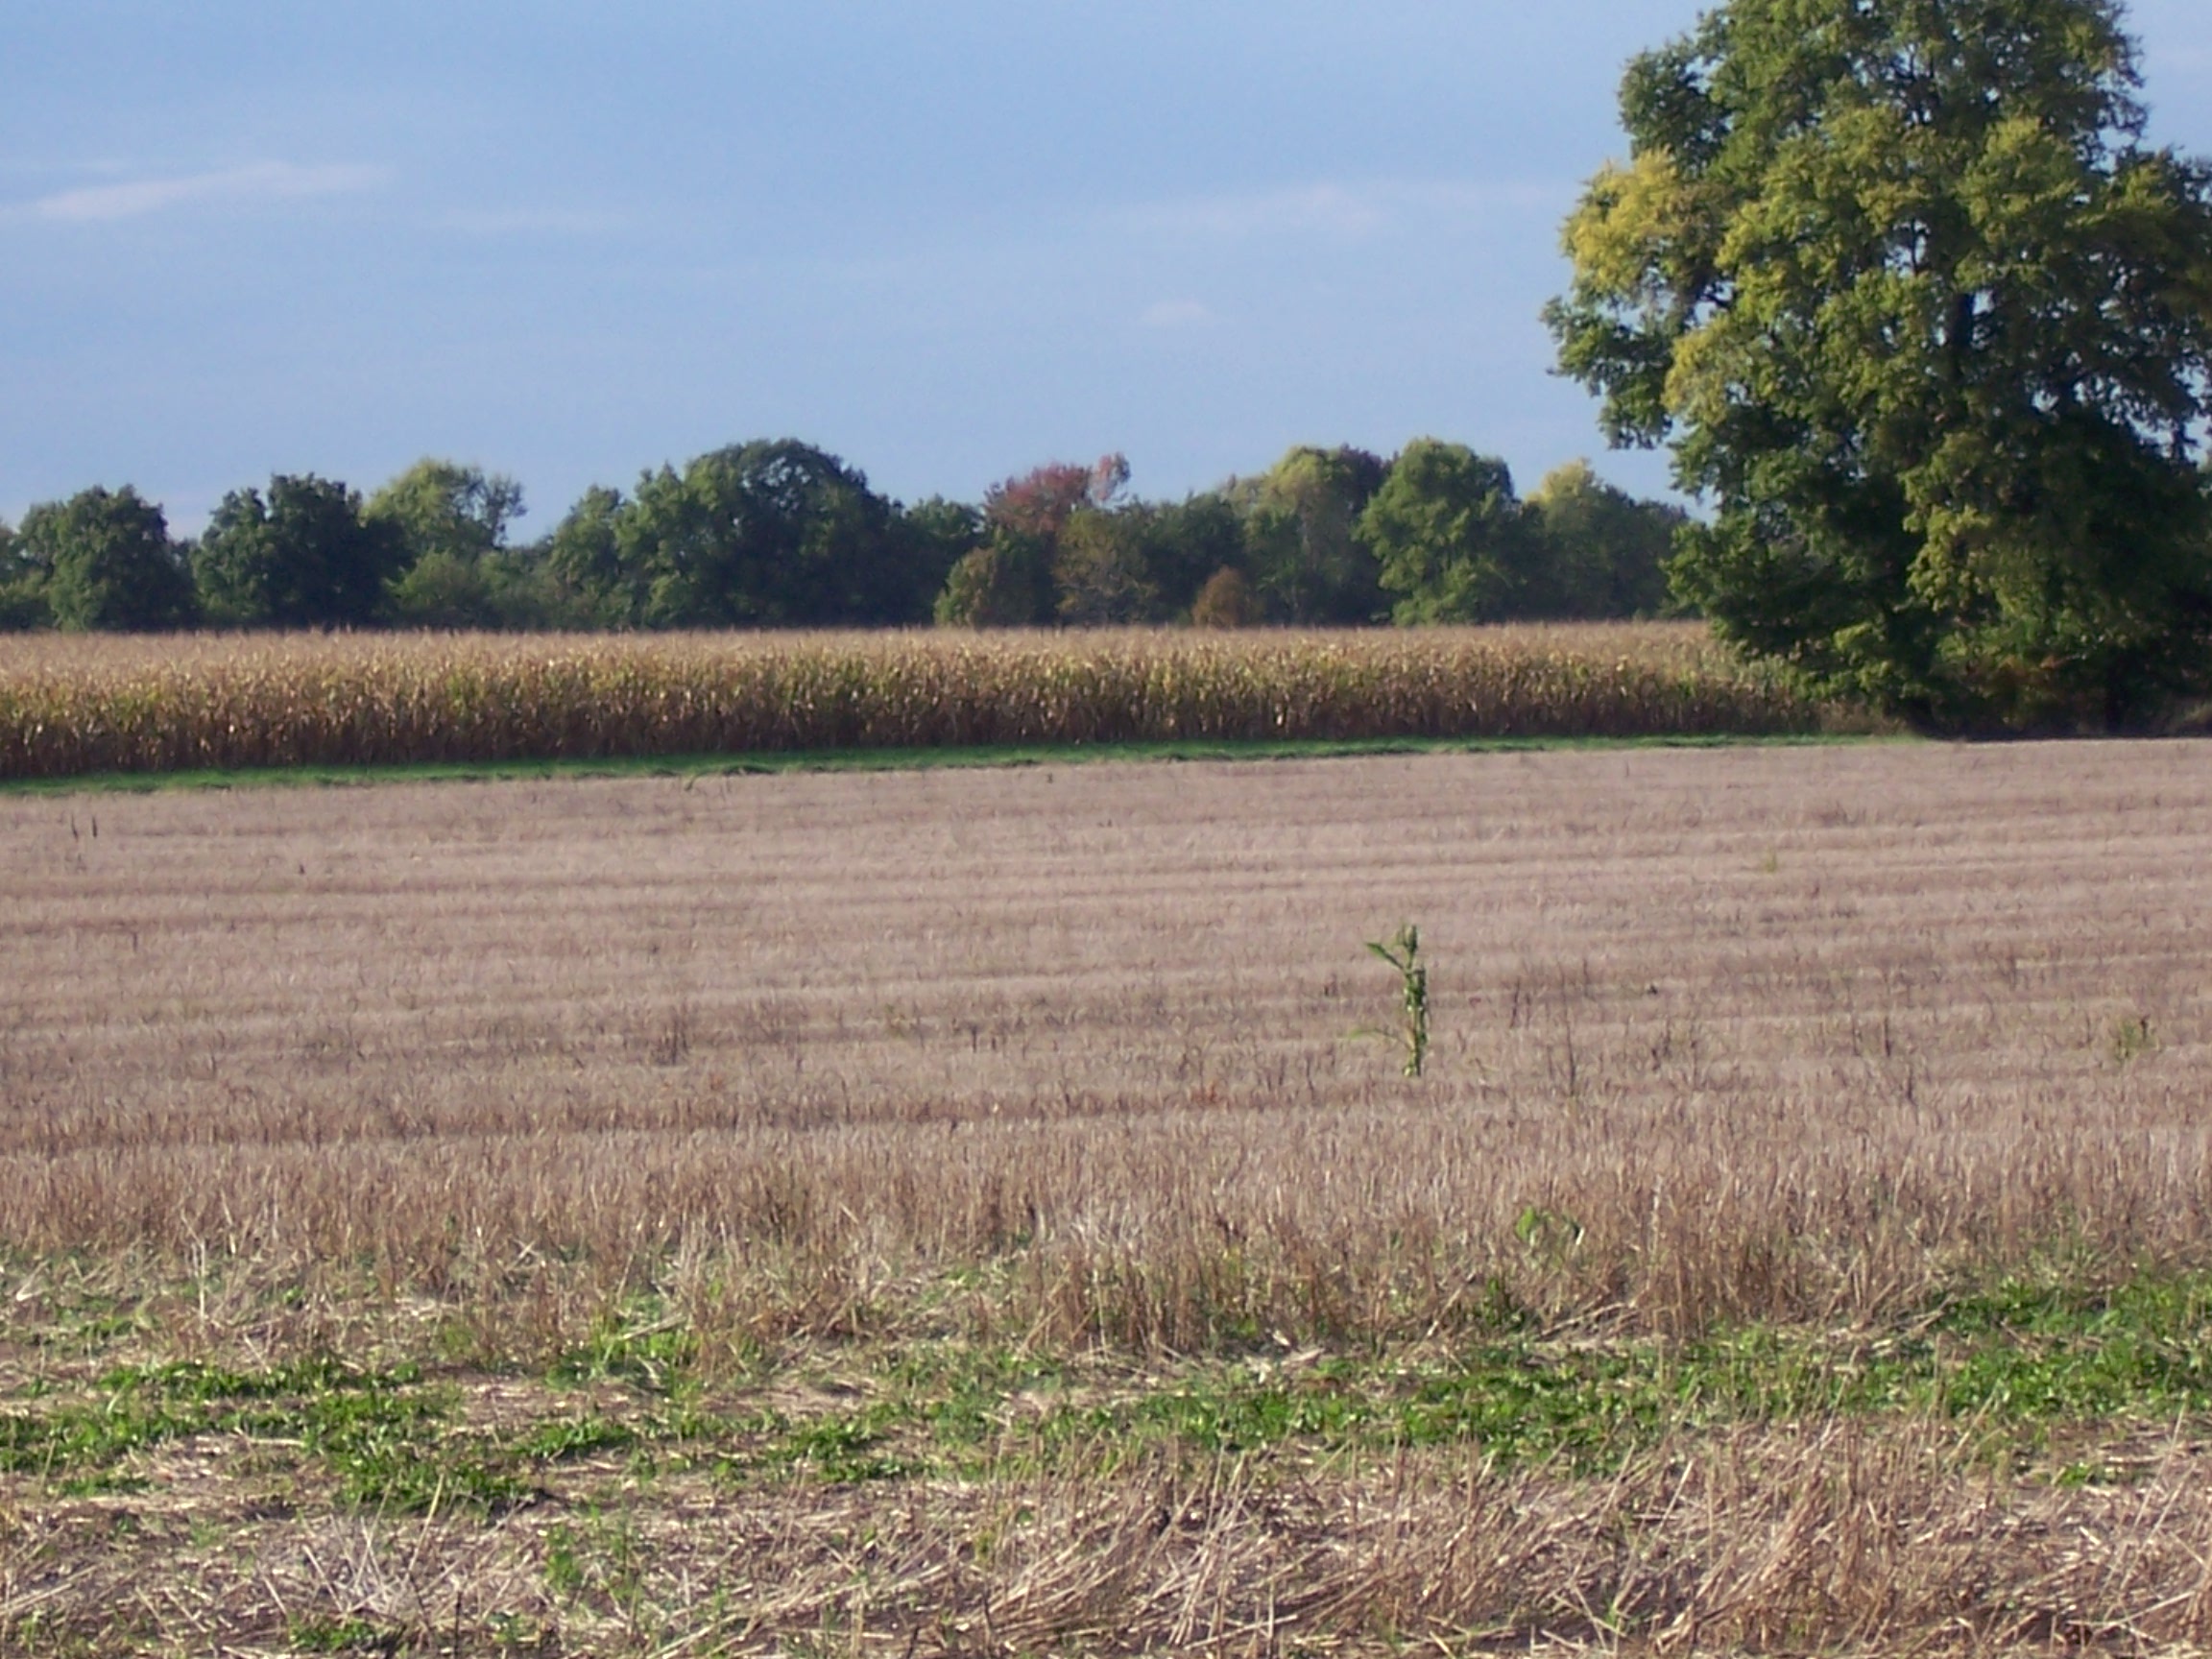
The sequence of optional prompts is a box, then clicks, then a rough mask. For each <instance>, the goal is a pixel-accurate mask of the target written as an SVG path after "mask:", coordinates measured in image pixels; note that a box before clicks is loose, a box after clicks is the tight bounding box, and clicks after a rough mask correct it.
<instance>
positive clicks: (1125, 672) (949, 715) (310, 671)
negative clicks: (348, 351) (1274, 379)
mask: <svg viewBox="0 0 2212 1659" xmlns="http://www.w3.org/2000/svg"><path fill="white" fill-rule="evenodd" d="M1864 725H1865V722H1864V721H1863V719H1862V718H1860V717H1858V716H1855V715H1853V714H1852V713H1851V712H1850V711H1849V710H1845V709H1836V708H1830V707H1827V706H1823V705H1819V704H1815V702H1813V701H1811V700H1809V699H1808V698H1806V697H1805V696H1803V695H1802V694H1800V693H1798V692H1796V691H1793V690H1792V689H1791V688H1790V686H1789V685H1787V684H1785V683H1784V682H1783V681H1782V680H1781V679H1780V677H1779V676H1777V675H1775V674H1774V673H1772V672H1771V671H1769V670H1766V669H1761V668H1756V667H1753V666H1750V665H1748V664H1746V663H1744V662H1743V661H1742V660H1740V659H1739V658H1737V657H1735V656H1734V655H1732V654H1731V653H1730V652H1728V651H1727V650H1725V649H1723V648H1722V647H1721V646H1719V645H1718V644H1717V643H1716V642H1715V641H1714V640H1713V638H1712V637H1711V635H1710V633H1709V632H1708V631H1707V630H1705V629H1703V628H1702V627H1699V626H1697V625H1695V624H1690V623H1616V624H1565V625H1556V626H1523V627H1502V628H1447V629H1422V630H1417V631H1390V630H1383V631H1378V630H1373V629H1368V630H1358V631H1350V632H1337V633H1300V634H1289V633H1280V632H1275V631H1271V630H1270V631H1264V632H1254V633H1247V634H1237V635H1223V634H1205V633H1196V634H1193V633H1188V632H1186V633H1181V634H1175V633H1165V632H1162V631H1159V630H1132V631H1127V632H1104V633H1079V634H1065V633H1051V634H1020V633H995V634H990V635H976V634H967V633H960V632H950V633H948V632H942V631H941V632H937V633H932V634H882V633H876V634H833V633H832V634H806V633H794V634H724V635H714V634H699V635H678V636H659V637H606V636H580V637H558V636H554V637H544V636H512V635H509V636H500V635H477V636H469V635H382V634H380V635H361V636H351V637H337V638H329V637H318V636H314V635H293V636H269V637H264V636H237V635H231V636H223V635H210V636H203V637H197V638H183V639H180V638H175V637H147V638H137V639H133V638H129V637H108V638H104V639H99V640H86V639H84V638H82V637H44V638H38V637H26V638H16V639H12V640H11V641H10V642H9V645H8V651H7V660H6V661H5V662H0V780H7V779H27V778H67V777H78V776H82V775H84V774H86V773H94V772H108V771H114V772H165V771H176V770H180V769H185V768H194V767H199V768H210V767H212V768H238V767H268V766H301V765H346V766H357V765H398V764H415V763H422V762H445V763H488V762H501V761H515V760H557V759H569V760H575V759H609V758H636V757H666V756H690V755H705V754H713V755H758V754H788V753H792V752H794V751H799V752H814V751H827V750H854V749H912V748H929V749H938V748H965V747H991V746H1005V745H1010V744H1061V745H1066V744H1079V743H1132V742H1189V741H1207V742H1219V741H1232V742H1250V741H1255V740H1270V741H1281V740H1292V741H1299V740H1310V739H1333V740H1346V739H1352V740H1373V739H1383V738H1404V737H1564V736H1606V737H1631V736H1682V735H1689V734H1696V733H1703V734H1733V735H1750V734H1759V733H1806V732H1817V731H1823V730H1829V729H1836V728H1849V729H1853V730H1859V729H1863V727H1864Z"/></svg>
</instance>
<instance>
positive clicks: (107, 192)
mask: <svg viewBox="0 0 2212 1659" xmlns="http://www.w3.org/2000/svg"><path fill="white" fill-rule="evenodd" d="M389 177H390V174H389V172H388V171H387V170H386V169H384V168H382V167H300V166H295V165H294V164H293V163H291V162H289V161H256V162H254V163H253V164H252V165H251V166H247V167H230V168H226V169H224V170H223V171H221V172H215V173H187V174H182V175H180V176H177V177H174V178H167V179H132V180H124V181H122V182H120V183H115V184H86V185H83V186H80V187H79V188H77V189H74V190H60V191H57V192H56V193H55V194H53V195H51V196H41V197H39V198H38V199H37V200H36V201H35V202H31V203H28V204H25V206H24V208H23V209H21V210H22V211H27V212H28V213H29V214H30V215H31V216H32V217H34V218H38V219H55V220H61V221H64V222H67V223H72V224H98V223H103V222H106V221H109V220H115V219H135V218H138V217H140V216H141V215H144V214H147V213H158V212H161V211H162V210H164V209H165V208H170V207H181V206H184V205H187V204H193V203H201V202H278V201H296V200H300V199H301V198H305V197H311V196H336V195H342V194H345V193H347V192H349V191H354V190H368V189H373V188H374V187H375V186H376V185H378V184H381V183H383V182H384V181H385V180H387V179H388V178H389Z"/></svg>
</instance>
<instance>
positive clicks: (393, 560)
mask: <svg viewBox="0 0 2212 1659" xmlns="http://www.w3.org/2000/svg"><path fill="white" fill-rule="evenodd" d="M405 564H406V541H405V538H404V537H403V536H402V535H401V533H400V531H399V529H398V527H397V525H395V524H394V523H393V522H392V521H391V520H389V519H383V518H373V519H372V518H364V517H362V513H361V497H360V495H359V493H356V492H355V491H352V490H349V489H348V488H347V487H346V486H345V485H343V484H340V483H336V482H334V481H332V480H330V479H327V478H318V477H316V476H315V475H314V474H313V473H302V474H300V475H297V476H291V475H286V474H283V473H279V474H277V475H276V477H274V478H272V479H270V480H269V489H268V493H267V494H266V495H264V494H263V493H262V492H260V491H258V490H233V491H231V492H230V493H229V494H228V495H226V496H224V497H223V500H222V504H221V505H220V506H218V507H217V508H216V509H215V514H214V517H212V518H211V519H209V520H208V524H207V531H206V534H205V535H204V536H202V537H201V539H200V545H199V547H198V548H197V549H195V551H194V553H193V558H192V569H193V575H194V578H195V579H196V580H197V582H198V583H199V587H200V593H201V596H202V599H203V601H204V604H205V605H206V608H207V613H208V614H209V616H210V617H211V618H213V619H214V620H216V621H219V622H230V623H238V624H243V625H246V626H248V627H279V628H299V627H350V628H358V627H365V626H367V625H369V624H371V623H373V622H376V621H378V620H380V619H381V617H382V615H383V613H384V608H385V584H386V583H387V582H389V581H390V580H391V579H392V578H394V577H395V576H397V575H398V574H399V573H400V571H401V570H402V569H403V568H404V567H405Z"/></svg>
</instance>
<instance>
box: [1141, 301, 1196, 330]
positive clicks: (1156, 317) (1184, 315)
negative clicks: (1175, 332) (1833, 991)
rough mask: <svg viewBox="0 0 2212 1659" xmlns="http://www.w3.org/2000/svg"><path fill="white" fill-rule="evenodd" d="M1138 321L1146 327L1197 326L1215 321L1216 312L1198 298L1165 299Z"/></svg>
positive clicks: (1150, 308)
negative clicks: (1197, 299)
mask: <svg viewBox="0 0 2212 1659" xmlns="http://www.w3.org/2000/svg"><path fill="white" fill-rule="evenodd" d="M1137 321H1138V323H1139V324H1140V325H1142V326H1143V327H1146V328H1195V327H1198V326H1200V325H1204V324H1207V323H1211V322H1213V321H1214V313H1213V312H1212V311H1210V310H1208V309H1207V307H1206V306H1205V305H1204V304H1203V303H1202V302H1201V301H1196V300H1163V301H1160V302H1159V303H1158V304H1155V305H1148V306H1146V307H1145V309H1144V314H1143V315H1142V317H1140V318H1138V319H1137Z"/></svg>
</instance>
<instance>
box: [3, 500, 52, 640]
mask: <svg viewBox="0 0 2212 1659" xmlns="http://www.w3.org/2000/svg"><path fill="white" fill-rule="evenodd" d="M53 620H54V613H52V612H51V611H49V610H48V609H47V608H46V572H45V570H44V569H43V568H41V567H40V566H39V565H37V564H36V563H35V562H34V561H33V560H32V558H31V556H30V553H29V552H28V551H27V550H26V549H25V547H24V545H23V541H22V538H20V537H19V536H17V535H16V534H15V532H14V531H12V530H11V529H10V528H9V527H8V522H7V520H6V519H4V518H0V633H12V632H16V631H19V630H22V629H25V628H44V627H47V626H49V625H50V624H51V623H52V622H53Z"/></svg>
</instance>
